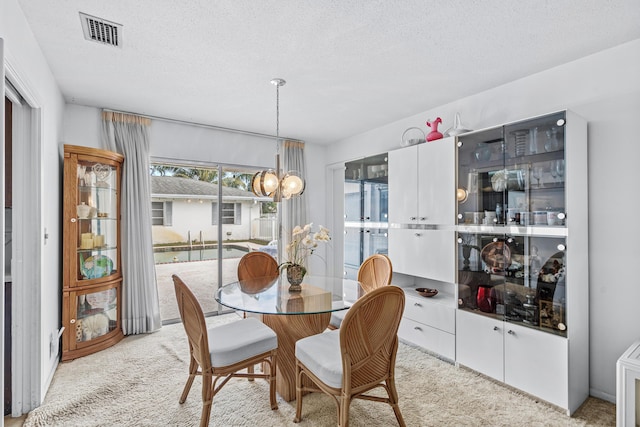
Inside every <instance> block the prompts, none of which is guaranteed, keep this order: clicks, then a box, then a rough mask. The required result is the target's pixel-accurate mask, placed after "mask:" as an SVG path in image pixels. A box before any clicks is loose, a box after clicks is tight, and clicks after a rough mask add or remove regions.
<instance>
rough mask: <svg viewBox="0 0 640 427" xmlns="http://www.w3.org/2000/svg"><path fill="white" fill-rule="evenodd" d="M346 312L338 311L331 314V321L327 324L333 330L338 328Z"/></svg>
mask: <svg viewBox="0 0 640 427" xmlns="http://www.w3.org/2000/svg"><path fill="white" fill-rule="evenodd" d="M347 311H348V310H340V311H333V312H331V320H330V321H329V324H330V325H331V326H333V327H335V328H339V327H340V325H342V321H343V320H344V316H346V315H347Z"/></svg>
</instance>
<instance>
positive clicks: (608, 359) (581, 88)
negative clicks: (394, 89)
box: [327, 39, 640, 401]
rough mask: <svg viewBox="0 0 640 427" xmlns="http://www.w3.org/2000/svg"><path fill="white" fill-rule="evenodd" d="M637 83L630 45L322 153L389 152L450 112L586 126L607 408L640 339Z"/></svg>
mask: <svg viewBox="0 0 640 427" xmlns="http://www.w3.org/2000/svg"><path fill="white" fill-rule="evenodd" d="M638 76H640V39H639V40H635V41H633V42H630V43H626V44H623V45H621V46H618V47H615V48H612V49H608V50H606V51H603V52H600V53H598V54H595V55H591V56H588V57H585V58H582V59H580V60H577V61H574V62H571V63H568V64H565V65H563V66H560V67H556V68H553V69H550V70H547V71H544V72H541V73H538V74H535V75H533V76H530V77H527V78H523V79H520V80H517V81H514V82H511V83H508V84H505V85H502V86H499V87H497V88H494V89H491V90H488V91H485V92H482V93H479V94H477V95H474V96H470V97H468V98H464V99H460V100H458V101H455V102H453V103H450V104H447V105H443V106H441V107H438V108H435V109H432V110H428V111H425V112H423V113H421V114H417V115H415V116H412V117H408V118H406V119H403V120H400V121H397V122H394V123H391V124H386V125H383V126H381V127H379V128H376V129H372V130H370V131H368V132H366V133H363V134H360V135H356V136H353V137H351V138H348V139H345V140H342V141H338V142H336V143H335V144H333V145H331V146H330V148H329V150H328V151H327V164H329V165H330V164H335V163H340V162H342V161H346V160H351V159H354V158H358V157H362V156H366V155H372V154H377V153H381V152H385V151H388V150H392V149H395V148H398V147H399V145H400V138H401V135H402V133H403V131H404V130H405V129H406V128H408V127H411V126H418V127H421V128H422V129H423V130H425V132H428V129H427V127H426V126H425V121H426V120H427V119H434V118H435V117H437V116H439V117H441V118H442V119H443V121H444V122H443V124H442V126H441V127H440V129H442V130H446V129H448V128H449V127H451V126H452V123H453V118H454V115H455V113H456V112H460V113H461V117H462V122H463V125H464V126H465V127H467V128H471V129H481V128H484V127H488V126H493V125H499V124H501V123H504V122H509V121H515V120H519V119H524V118H527V117H531V116H535V115H539V114H544V113H549V112H553V111H558V110H562V109H565V108H566V109H570V110H573V111H574V112H575V113H577V114H578V115H580V116H582V117H584V118H585V119H586V120H587V121H588V122H589V125H588V130H589V137H588V155H589V182H588V185H589V240H590V246H589V265H585V266H584V268H588V269H589V273H590V286H589V289H590V291H589V292H590V301H591V302H590V307H589V310H590V316H591V320H590V387H591V394H592V395H594V396H596V397H601V398H605V399H607V400H610V401H615V393H616V377H615V363H616V360H617V359H618V357H619V356H620V355H621V354H622V353H623V352H624V350H625V349H626V348H627V347H628V346H629V345H630V344H631V343H633V342H634V341H635V340H636V339H638V337H640V309H638V304H639V303H640V286H639V285H640V283H639V282H638V279H637V277H636V273H635V268H633V267H634V264H635V262H637V255H638V245H637V241H638V238H639V237H640V234H639V233H638V231H637V227H636V225H635V221H634V220H633V215H634V213H635V212H637V211H638V209H639V208H640V202H639V199H638V197H637V196H636V193H637V190H636V188H635V185H637V182H638V178H637V176H636V174H635V172H633V171H634V170H636V168H637V167H638V165H637V163H638V159H640V141H638V137H637V128H638V123H639V122H640V77H638ZM469 78H473V70H470V71H469ZM424 96H428V93H425V94H424ZM327 182H330V180H329V181H327ZM329 188H331V187H329ZM338 196H341V195H338ZM327 197H331V194H328V195H327ZM335 203H337V202H335ZM569 280H571V279H569Z"/></svg>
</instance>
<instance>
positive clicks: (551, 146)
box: [544, 128, 560, 153]
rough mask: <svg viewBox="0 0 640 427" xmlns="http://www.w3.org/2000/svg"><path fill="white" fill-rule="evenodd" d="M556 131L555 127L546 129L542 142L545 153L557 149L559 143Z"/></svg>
mask: <svg viewBox="0 0 640 427" xmlns="http://www.w3.org/2000/svg"><path fill="white" fill-rule="evenodd" d="M557 133H558V129H556V128H551V129H550V130H548V131H547V141H546V142H545V143H544V151H546V152H547V153H548V152H551V151H558V148H559V147H560V144H559V143H558V138H557Z"/></svg>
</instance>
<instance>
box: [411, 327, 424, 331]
mask: <svg viewBox="0 0 640 427" xmlns="http://www.w3.org/2000/svg"><path fill="white" fill-rule="evenodd" d="M413 329H414V330H416V331H421V330H422V328H421V327H420V326H414V327H413Z"/></svg>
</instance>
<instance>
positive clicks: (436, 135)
mask: <svg viewBox="0 0 640 427" xmlns="http://www.w3.org/2000/svg"><path fill="white" fill-rule="evenodd" d="M440 123H442V119H441V118H440V117H438V118H436V119H435V120H434V121H432V122H430V121H428V120H427V126H429V127H430V128H432V130H431V132H429V134H428V135H427V141H435V140H436V139H440V138H442V134H441V133H440V132H438V125H439V124H440Z"/></svg>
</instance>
